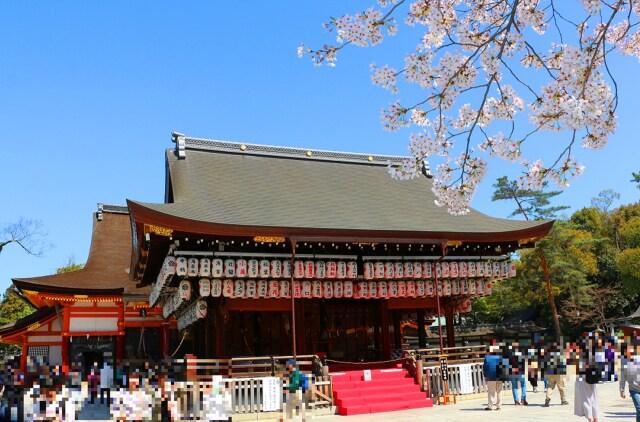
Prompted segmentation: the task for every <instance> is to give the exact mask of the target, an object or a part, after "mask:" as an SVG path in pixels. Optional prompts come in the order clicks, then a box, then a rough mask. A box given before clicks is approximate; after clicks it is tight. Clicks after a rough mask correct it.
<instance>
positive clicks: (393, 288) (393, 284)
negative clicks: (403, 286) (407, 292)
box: [387, 281, 398, 297]
mask: <svg viewBox="0 0 640 422" xmlns="http://www.w3.org/2000/svg"><path fill="white" fill-rule="evenodd" d="M387 286H388V287H389V297H398V282H397V281H388V282H387Z"/></svg>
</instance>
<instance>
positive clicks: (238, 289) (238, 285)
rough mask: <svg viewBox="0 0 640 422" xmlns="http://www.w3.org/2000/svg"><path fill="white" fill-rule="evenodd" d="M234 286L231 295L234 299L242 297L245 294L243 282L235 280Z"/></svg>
mask: <svg viewBox="0 0 640 422" xmlns="http://www.w3.org/2000/svg"><path fill="white" fill-rule="evenodd" d="M234 284H235V291H234V293H233V295H234V296H235V297H244V293H245V288H244V280H236V281H235V283H234Z"/></svg>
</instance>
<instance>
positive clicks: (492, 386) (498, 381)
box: [482, 345, 503, 410]
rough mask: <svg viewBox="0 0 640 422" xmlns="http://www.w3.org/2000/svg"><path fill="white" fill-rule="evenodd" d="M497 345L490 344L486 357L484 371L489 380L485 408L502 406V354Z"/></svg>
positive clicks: (498, 408)
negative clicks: (499, 352)
mask: <svg viewBox="0 0 640 422" xmlns="http://www.w3.org/2000/svg"><path fill="white" fill-rule="evenodd" d="M498 351H499V348H498V346H496V345H491V346H489V351H488V352H487V354H486V355H485V357H484V365H483V367H482V372H483V374H484V378H485V380H486V382H487V407H486V408H485V409H484V410H500V409H501V408H502V386H503V381H502V378H503V377H502V371H503V368H501V366H502V365H503V360H502V356H501V355H500V354H498Z"/></svg>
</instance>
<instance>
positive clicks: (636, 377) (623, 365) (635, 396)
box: [620, 345, 640, 422]
mask: <svg viewBox="0 0 640 422" xmlns="http://www.w3.org/2000/svg"><path fill="white" fill-rule="evenodd" d="M625 346H626V347H625ZM638 352H640V347H638V345H636V346H633V345H623V355H624V357H623V359H622V361H621V362H620V397H622V398H623V399H624V398H626V396H625V385H626V384H627V383H629V395H630V396H631V400H633V404H634V406H635V407H636V422H640V356H638Z"/></svg>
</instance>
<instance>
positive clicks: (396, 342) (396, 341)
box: [391, 309, 402, 349]
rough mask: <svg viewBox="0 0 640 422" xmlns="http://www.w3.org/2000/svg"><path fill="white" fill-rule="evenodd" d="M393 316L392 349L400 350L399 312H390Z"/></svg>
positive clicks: (395, 310)
mask: <svg viewBox="0 0 640 422" xmlns="http://www.w3.org/2000/svg"><path fill="white" fill-rule="evenodd" d="M391 312H392V314H393V343H394V344H393V347H394V348H396V349H400V348H402V333H400V322H401V321H400V312H399V311H398V310H397V309H394V310H393V311H391Z"/></svg>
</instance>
